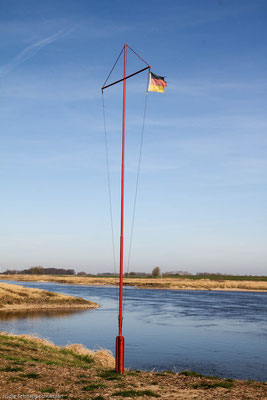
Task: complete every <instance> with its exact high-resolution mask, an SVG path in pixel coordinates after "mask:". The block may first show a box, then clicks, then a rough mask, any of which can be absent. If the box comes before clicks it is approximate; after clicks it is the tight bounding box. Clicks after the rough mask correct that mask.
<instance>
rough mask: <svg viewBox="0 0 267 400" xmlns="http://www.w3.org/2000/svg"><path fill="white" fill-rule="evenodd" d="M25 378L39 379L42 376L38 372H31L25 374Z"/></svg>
mask: <svg viewBox="0 0 267 400" xmlns="http://www.w3.org/2000/svg"><path fill="white" fill-rule="evenodd" d="M22 376H23V377H25V378H29V379H38V378H41V376H40V375H39V374H37V373H36V372H31V373H29V374H24V375H22Z"/></svg>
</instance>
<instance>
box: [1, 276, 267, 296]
mask: <svg viewBox="0 0 267 400" xmlns="http://www.w3.org/2000/svg"><path fill="white" fill-rule="evenodd" d="M0 280H13V281H14V280H15V281H20V282H25V281H27V282H55V283H63V284H72V285H87V286H107V285H111V286H114V285H118V283H119V279H118V278H114V277H110V278H109V277H104V278H102V277H101V278H99V277H80V276H53V275H52V276H51V275H41V276H40V275H19V274H18V275H0ZM124 285H125V286H135V287H136V288H138V289H161V290H164V289H168V290H223V291H245V292H247V291H250V292H251V291H253V292H267V281H253V280H249V279H248V280H223V279H222V280H211V279H204V278H203V279H197V280H193V279H187V278H165V279H164V278H163V280H162V281H161V280H160V279H154V278H125V279H124Z"/></svg>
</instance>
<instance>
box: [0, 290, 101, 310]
mask: <svg viewBox="0 0 267 400" xmlns="http://www.w3.org/2000/svg"><path fill="white" fill-rule="evenodd" d="M98 307H100V306H99V304H97V303H94V302H92V301H88V300H85V299H83V298H81V297H74V296H67V295H64V294H61V293H54V292H49V291H46V290H41V289H31V288H25V287H24V286H20V285H10V284H8V283H0V311H8V312H9V311H28V310H83V309H89V308H98Z"/></svg>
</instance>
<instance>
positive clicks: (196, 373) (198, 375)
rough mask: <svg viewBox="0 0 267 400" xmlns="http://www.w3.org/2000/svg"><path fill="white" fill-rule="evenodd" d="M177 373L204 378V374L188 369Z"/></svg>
mask: <svg viewBox="0 0 267 400" xmlns="http://www.w3.org/2000/svg"><path fill="white" fill-rule="evenodd" d="M179 374H180V375H184V376H194V377H195V378H206V376H205V375H203V374H200V373H199V372H195V371H190V370H186V371H182V372H180V373H179Z"/></svg>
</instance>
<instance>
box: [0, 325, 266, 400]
mask: <svg viewBox="0 0 267 400" xmlns="http://www.w3.org/2000/svg"><path fill="white" fill-rule="evenodd" d="M0 359H1V368H0V396H1V397H2V398H3V397H4V396H5V397H6V398H8V397H7V396H12V395H13V396H14V395H17V396H18V395H22V396H23V397H24V398H30V396H32V397H31V398H33V396H35V398H37V397H36V396H39V398H43V399H45V398H51V394H53V398H60V399H76V400H78V399H79V400H82V399H95V400H108V399H114V400H115V399H124V398H128V399H130V398H138V399H140V398H144V399H153V398H162V399H168V400H171V399H176V400H185V399H187V400H193V399H198V400H204V399H205V400H211V399H212V400H214V399H216V400H222V399H224V400H226V399H231V400H240V399H243V400H249V399H250V400H254V399H255V400H256V399H257V400H260V399H266V396H267V385H266V384H265V383H263V382H254V381H237V380H232V379H226V380H223V379H219V378H217V377H206V376H203V375H201V374H198V373H195V372H190V371H184V372H181V373H174V372H143V371H126V372H125V374H124V375H122V376H121V375H118V374H116V373H114V370H113V368H114V358H113V356H112V355H111V354H110V353H109V352H107V351H104V350H102V351H99V352H92V351H90V350H88V349H86V348H84V347H83V346H81V345H70V346H65V347H58V346H55V345H54V344H53V343H50V342H47V341H45V340H41V339H39V338H32V337H30V336H27V335H21V336H16V335H9V334H7V333H3V332H0ZM13 398H14V397H13Z"/></svg>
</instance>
